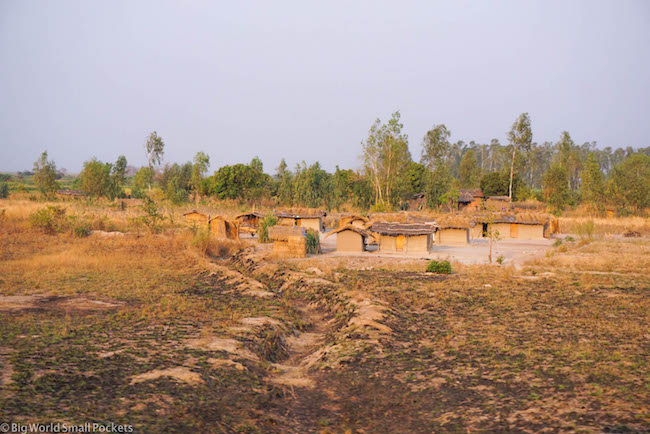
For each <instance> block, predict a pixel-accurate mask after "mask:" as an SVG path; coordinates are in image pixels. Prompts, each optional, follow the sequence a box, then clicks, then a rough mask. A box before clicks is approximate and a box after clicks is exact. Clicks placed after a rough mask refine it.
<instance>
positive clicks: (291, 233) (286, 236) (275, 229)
mask: <svg viewBox="0 0 650 434" xmlns="http://www.w3.org/2000/svg"><path fill="white" fill-rule="evenodd" d="M304 237H305V230H304V229H303V228H301V227H300V226H280V225H276V226H271V227H270V228H269V239H270V240H272V241H289V240H290V239H291V238H304Z"/></svg>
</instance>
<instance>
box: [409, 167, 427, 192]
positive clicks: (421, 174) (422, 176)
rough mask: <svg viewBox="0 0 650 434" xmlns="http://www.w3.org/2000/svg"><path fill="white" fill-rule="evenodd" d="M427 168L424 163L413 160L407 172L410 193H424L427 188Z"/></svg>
mask: <svg viewBox="0 0 650 434" xmlns="http://www.w3.org/2000/svg"><path fill="white" fill-rule="evenodd" d="M426 173H427V169H426V167H425V166H424V164H420V163H416V162H415V161H411V162H410V163H409V166H408V170H407V172H406V177H407V179H408V192H409V194H416V193H422V192H424V190H425V189H426V183H427V176H426Z"/></svg>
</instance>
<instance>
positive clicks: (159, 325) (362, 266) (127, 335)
mask: <svg viewBox="0 0 650 434" xmlns="http://www.w3.org/2000/svg"><path fill="white" fill-rule="evenodd" d="M331 238H332V237H330V238H328V242H330V239H331ZM514 243H515V242H505V241H502V242H500V243H499V244H498V247H497V249H498V250H497V253H496V254H497V255H499V254H502V255H504V257H505V262H504V264H503V265H501V266H500V265H496V264H495V265H485V264H475V263H472V262H473V261H474V260H476V261H477V262H480V261H481V260H484V259H487V255H486V256H485V257H484V258H482V254H481V253H480V251H478V250H477V252H478V253H476V256H475V257H472V256H471V255H469V254H468V252H467V251H466V250H467V249H468V248H461V249H456V248H453V249H452V248H449V249H448V250H444V251H435V252H434V253H432V254H433V255H442V256H444V257H450V258H460V259H458V260H457V261H454V262H453V273H452V274H450V275H437V274H432V273H426V272H424V270H425V267H426V263H427V260H428V258H420V257H393V256H391V255H377V254H373V253H368V254H363V255H358V256H340V255H335V254H331V253H327V254H325V255H318V256H312V257H308V258H305V259H298V260H278V259H274V258H272V257H271V256H270V255H269V253H270V252H269V247H268V245H266V246H261V247H259V248H254V247H245V248H244V250H241V251H239V252H237V253H236V254H234V255H232V256H219V257H216V256H206V255H205V254H204V253H203V252H200V251H197V249H196V246H194V245H193V243H192V239H191V236H189V235H187V234H184V233H182V232H178V233H171V234H167V235H156V236H143V235H139V236H133V235H125V236H120V237H109V238H98V237H88V238H83V239H79V238H75V237H72V236H66V235H61V234H59V235H42V234H38V233H34V232H33V231H31V230H30V229H28V228H23V227H21V226H20V225H19V224H16V225H13V226H11V227H10V229H9V230H7V229H6V228H5V229H3V228H2V227H1V226H0V247H2V252H1V253H2V256H1V259H0V421H10V422H42V423H48V422H55V421H56V422H63V421H65V422H68V423H85V422H96V421H103V422H105V421H111V422H113V423H116V424H131V425H134V426H135V427H136V429H137V430H138V432H152V433H154V432H188V431H192V432H277V433H286V432H290V433H304V432H321V433H327V432H360V433H363V432H366V433H367V432H427V433H428V432H468V431H472V432H473V431H479V432H530V433H533V432H643V431H648V430H650V408H649V406H648V402H649V397H650V390H649V389H648V381H647V379H648V373H649V372H650V371H649V370H648V360H650V357H649V356H650V354H649V352H648V351H649V348H650V334H648V328H647V324H648V323H649V320H650V299H649V298H648V291H649V290H650V273H649V272H648V270H650V239H648V238H635V239H622V238H614V237H602V238H594V239H582V240H577V241H565V242H563V243H562V244H561V245H558V246H550V245H549V244H550V242H545V243H546V244H543V243H539V244H538V243H531V244H530V245H522V244H521V243H517V244H514ZM526 244H529V243H526ZM479 247H480V248H483V246H482V245H480V246H479ZM471 248H476V246H472V247H471ZM514 265H516V266H514Z"/></svg>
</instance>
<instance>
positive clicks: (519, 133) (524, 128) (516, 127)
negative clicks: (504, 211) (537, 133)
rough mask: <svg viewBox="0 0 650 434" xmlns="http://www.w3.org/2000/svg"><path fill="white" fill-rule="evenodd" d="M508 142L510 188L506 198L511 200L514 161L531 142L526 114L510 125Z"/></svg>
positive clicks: (530, 132)
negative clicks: (510, 157) (509, 152)
mask: <svg viewBox="0 0 650 434" xmlns="http://www.w3.org/2000/svg"><path fill="white" fill-rule="evenodd" d="M508 140H509V142H510V146H511V147H512V159H511V161H510V187H509V189H508V196H510V199H512V180H513V178H514V174H515V159H516V157H517V151H518V150H520V149H521V150H529V149H530V146H531V143H532V141H533V132H532V131H531V129H530V118H529V117H528V113H522V114H521V115H519V117H518V118H517V120H515V122H514V123H513V124H512V127H511V128H510V131H509V132H508Z"/></svg>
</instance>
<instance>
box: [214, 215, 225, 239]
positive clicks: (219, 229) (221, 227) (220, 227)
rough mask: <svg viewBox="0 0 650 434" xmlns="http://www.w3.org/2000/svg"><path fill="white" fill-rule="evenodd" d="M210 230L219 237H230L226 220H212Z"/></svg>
mask: <svg viewBox="0 0 650 434" xmlns="http://www.w3.org/2000/svg"><path fill="white" fill-rule="evenodd" d="M210 232H211V233H212V235H214V236H215V237H217V238H228V228H227V227H226V222H225V221H224V220H221V219H215V220H212V221H211V222H210Z"/></svg>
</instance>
